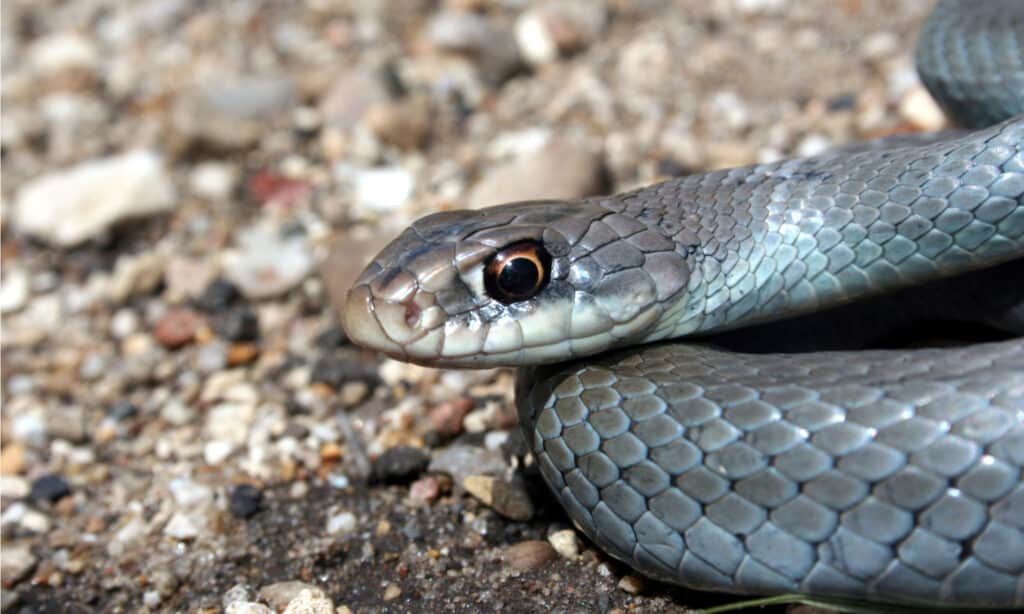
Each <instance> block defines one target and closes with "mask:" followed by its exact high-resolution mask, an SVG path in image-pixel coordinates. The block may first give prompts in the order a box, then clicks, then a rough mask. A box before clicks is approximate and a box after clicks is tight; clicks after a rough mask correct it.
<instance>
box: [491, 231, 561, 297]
mask: <svg viewBox="0 0 1024 614" xmlns="http://www.w3.org/2000/svg"><path fill="white" fill-rule="evenodd" d="M550 272H551V255H550V254H548V252H547V250H545V249H544V246H542V245H541V244H540V243H537V242H536V241H521V242H519V243H513V244H512V245H509V246H508V247H506V248H505V249H503V250H501V251H500V252H498V253H497V254H495V256H494V257H493V258H492V259H491V261H490V262H488V263H487V268H486V269H484V287H485V288H486V289H487V294H489V295H490V296H491V298H493V299H495V300H497V301H500V302H502V303H505V304H506V305H508V304H509V303H516V302H518V301H525V300H526V299H528V298H531V297H533V296H534V295H536V294H537V293H538V292H540V291H541V290H543V289H544V286H545V285H547V283H548V278H549V275H550Z"/></svg>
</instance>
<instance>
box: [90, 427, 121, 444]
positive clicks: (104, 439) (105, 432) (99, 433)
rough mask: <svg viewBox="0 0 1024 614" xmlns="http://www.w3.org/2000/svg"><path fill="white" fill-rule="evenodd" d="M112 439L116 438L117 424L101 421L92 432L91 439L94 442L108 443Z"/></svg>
mask: <svg viewBox="0 0 1024 614" xmlns="http://www.w3.org/2000/svg"><path fill="white" fill-rule="evenodd" d="M114 439H117V425H116V424H112V423H103V424H101V425H100V426H99V428H97V429H96V432H95V433H93V436H92V441H93V443H96V444H101V445H102V444H106V443H110V442H111V441H113V440H114Z"/></svg>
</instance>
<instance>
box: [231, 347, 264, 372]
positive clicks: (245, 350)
mask: <svg viewBox="0 0 1024 614" xmlns="http://www.w3.org/2000/svg"><path fill="white" fill-rule="evenodd" d="M259 354H260V348H259V346H258V345H256V344H255V343H235V344H233V345H232V346H231V348H230V349H229V350H228V365H230V366H232V367H237V366H238V365H246V364H249V363H250V362H252V361H253V360H254V359H255V358H256V357H257V356H259Z"/></svg>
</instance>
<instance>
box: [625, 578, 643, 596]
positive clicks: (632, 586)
mask: <svg viewBox="0 0 1024 614" xmlns="http://www.w3.org/2000/svg"><path fill="white" fill-rule="evenodd" d="M619 588H620V589H622V590H624V591H626V592H627V593H629V594H630V595H639V594H640V593H641V592H643V590H644V579H643V578H641V577H640V576H634V575H633V574H629V575H625V576H622V579H620V580H619Z"/></svg>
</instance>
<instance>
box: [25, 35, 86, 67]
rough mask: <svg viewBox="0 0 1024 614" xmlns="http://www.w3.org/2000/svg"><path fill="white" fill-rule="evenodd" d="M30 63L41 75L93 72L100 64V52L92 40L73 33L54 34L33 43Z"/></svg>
mask: <svg viewBox="0 0 1024 614" xmlns="http://www.w3.org/2000/svg"><path fill="white" fill-rule="evenodd" d="M29 62H30V64H31V66H32V68H34V69H35V70H36V71H37V72H39V73H40V74H41V75H44V76H48V75H54V74H57V73H61V72H64V71H68V70H83V71H88V72H92V71H94V70H96V68H97V67H98V66H99V63H100V55H99V51H98V50H97V49H96V46H95V45H94V44H93V42H92V41H91V40H89V39H88V38H86V37H85V36H82V35H81V34H75V33H72V32H67V33H58V34H52V35H50V36H46V37H43V38H41V39H39V40H38V41H36V42H35V43H33V45H32V47H31V49H29Z"/></svg>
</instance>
